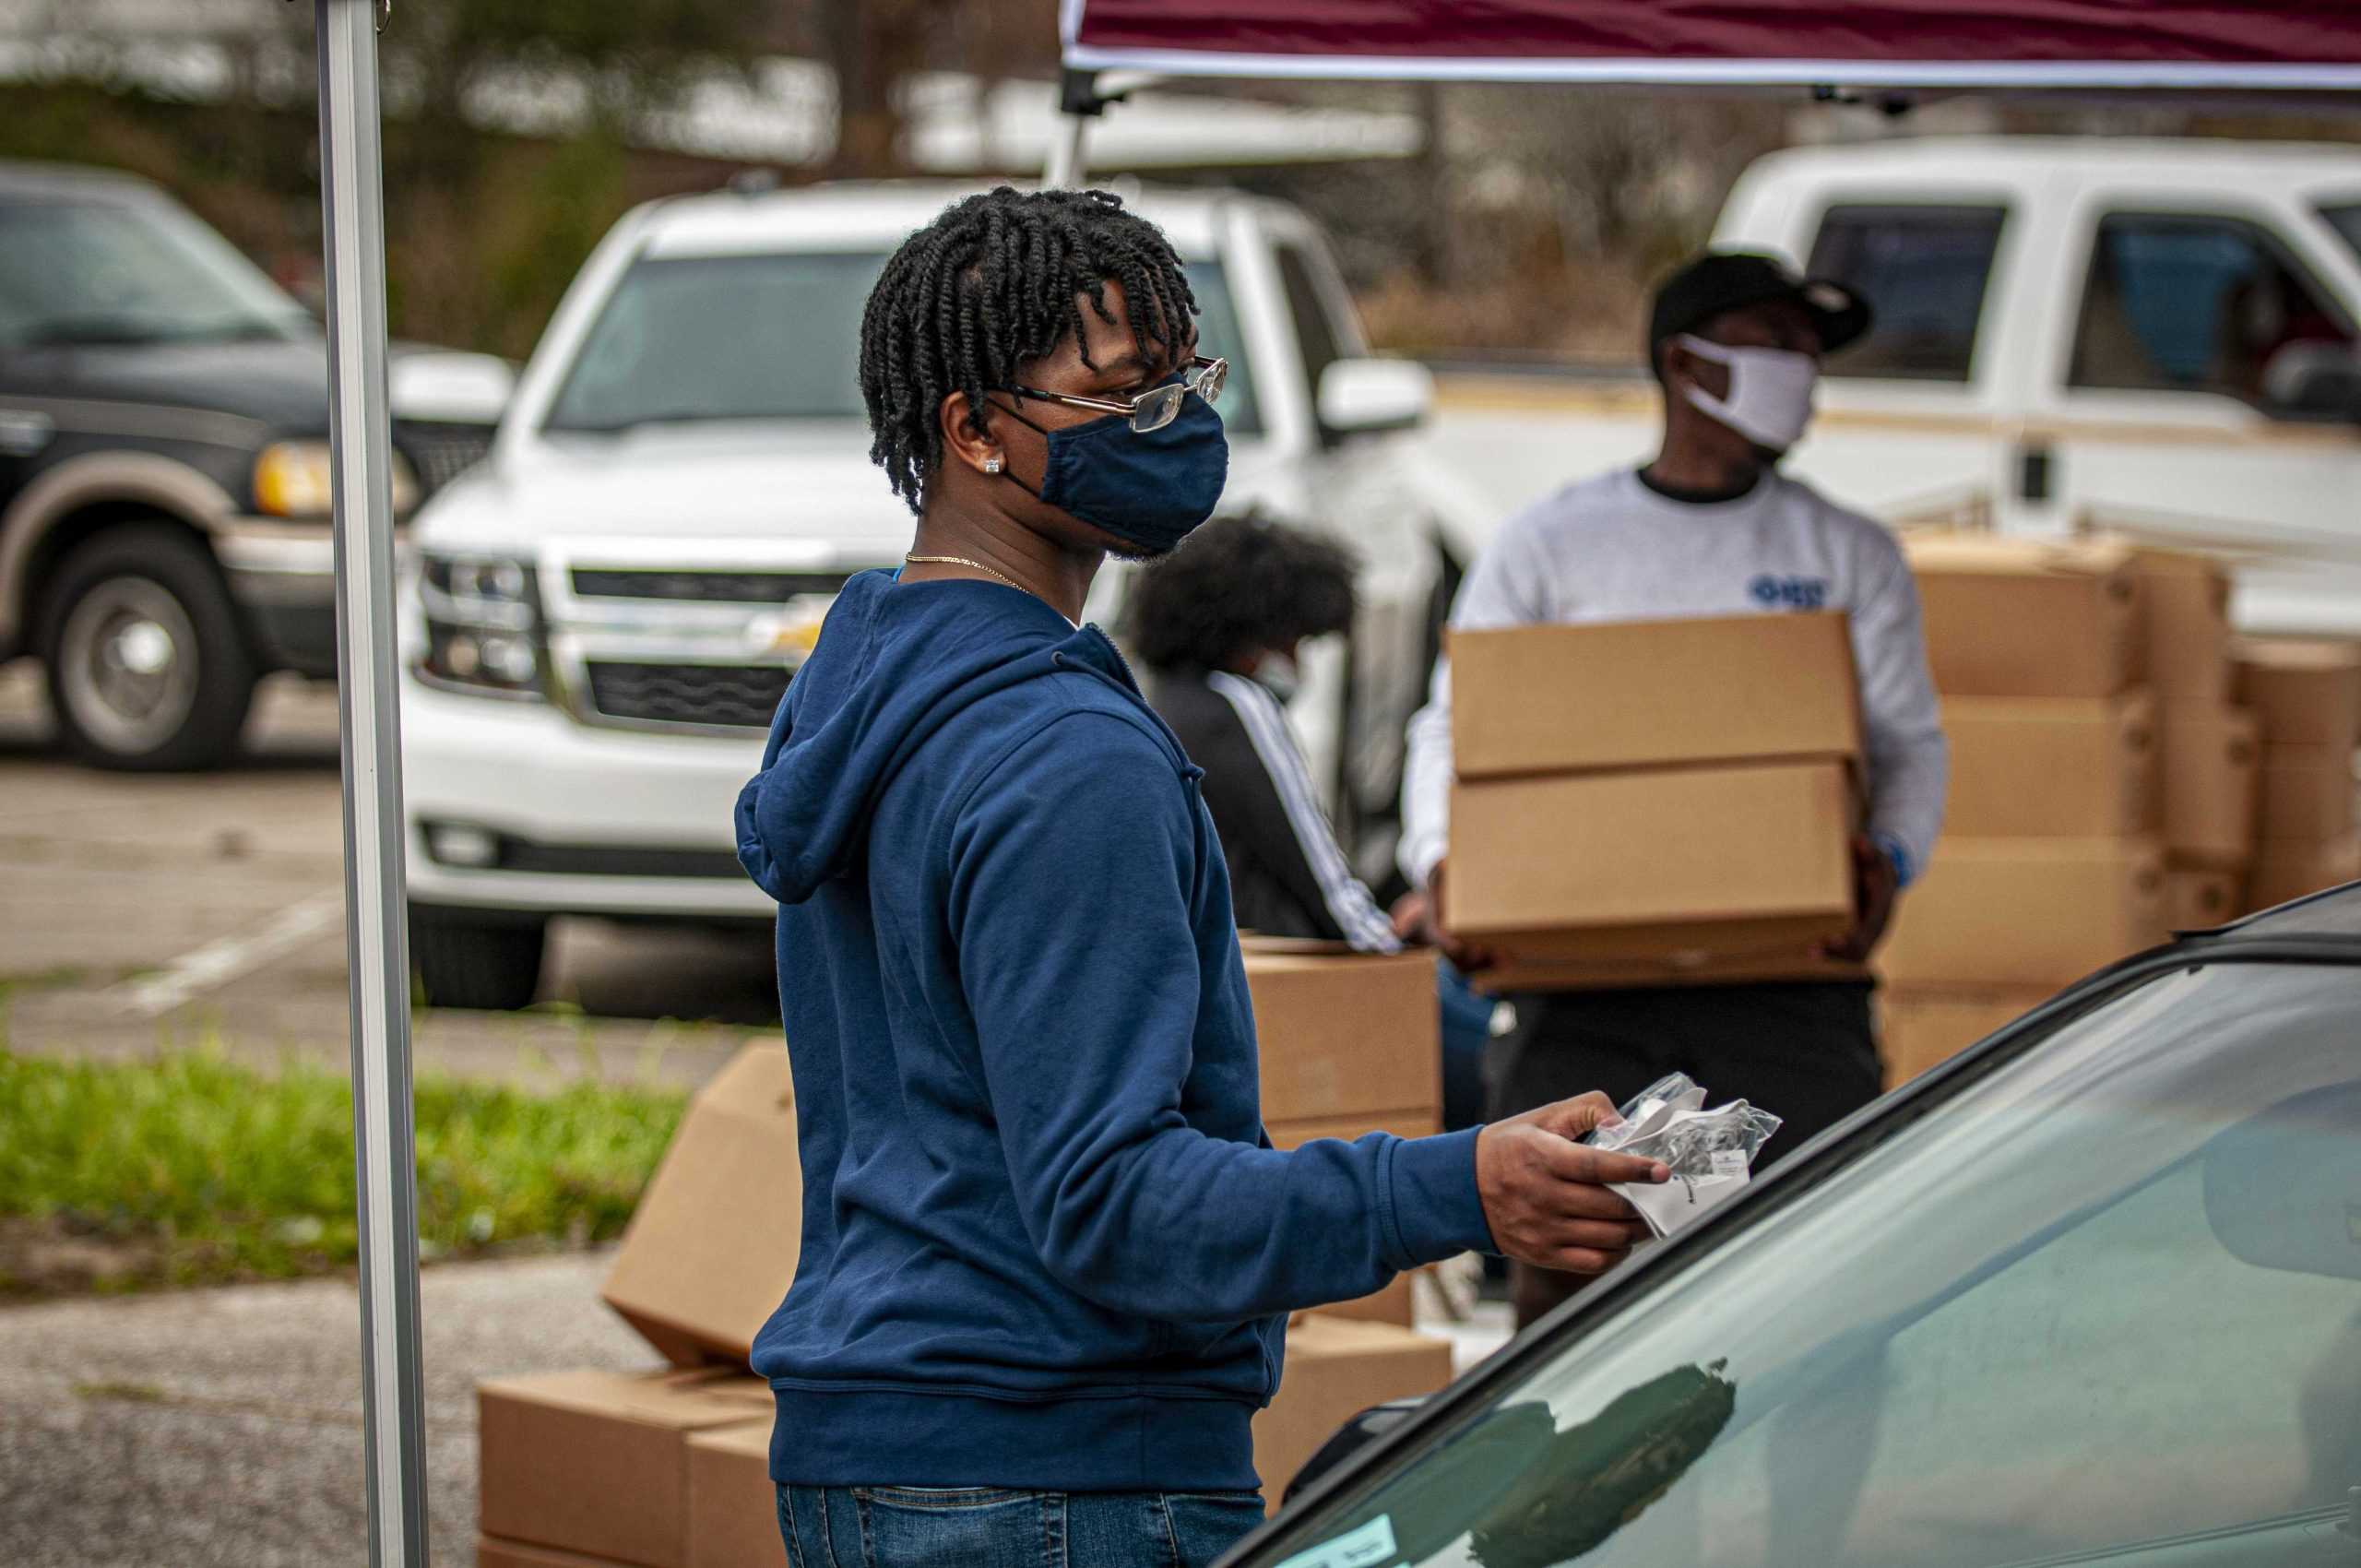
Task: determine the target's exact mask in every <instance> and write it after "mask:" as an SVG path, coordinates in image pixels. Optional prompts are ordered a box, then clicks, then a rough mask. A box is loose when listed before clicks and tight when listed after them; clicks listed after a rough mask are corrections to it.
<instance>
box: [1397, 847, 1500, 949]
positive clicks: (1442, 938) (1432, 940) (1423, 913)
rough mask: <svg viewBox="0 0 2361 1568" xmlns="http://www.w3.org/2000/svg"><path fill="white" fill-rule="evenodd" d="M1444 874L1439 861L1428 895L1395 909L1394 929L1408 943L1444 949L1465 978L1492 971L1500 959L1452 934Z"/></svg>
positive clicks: (1410, 899)
mask: <svg viewBox="0 0 2361 1568" xmlns="http://www.w3.org/2000/svg"><path fill="white" fill-rule="evenodd" d="M1442 871H1443V862H1442V861H1436V862H1435V867H1434V869H1433V870H1432V871H1430V872H1429V873H1427V887H1426V891H1425V892H1424V893H1414V894H1411V895H1410V896H1408V897H1406V898H1404V899H1403V900H1402V901H1401V902H1400V903H1398V904H1396V905H1394V931H1395V932H1396V934H1398V935H1400V936H1401V937H1402V938H1403V940H1405V941H1415V942H1421V943H1424V944H1427V945H1428V946H1430V947H1440V948H1442V956H1444V957H1446V958H1448V959H1450V960H1451V963H1452V967H1453V968H1455V969H1457V970H1458V971H1459V972H1460V973H1461V974H1463V975H1472V974H1477V973H1480V972H1481V971H1483V970H1485V969H1489V968H1491V967H1492V966H1493V965H1494V964H1495V963H1497V962H1498V961H1499V957H1498V956H1497V955H1496V954H1494V953H1493V952H1492V951H1491V950H1490V949H1489V948H1487V947H1478V946H1477V945H1476V944H1474V943H1470V942H1462V941H1460V940H1459V938H1457V937H1455V936H1453V935H1452V934H1451V925H1450V922H1449V921H1447V920H1445V918H1444V916H1443V904H1442V880H1443V879H1442ZM1406 928H1407V929H1406Z"/></svg>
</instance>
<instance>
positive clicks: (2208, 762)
mask: <svg viewBox="0 0 2361 1568" xmlns="http://www.w3.org/2000/svg"><path fill="white" fill-rule="evenodd" d="M2163 713H2164V731H2165V751H2164V754H2165V775H2164V780H2165V835H2164V837H2165V849H2167V850H2168V851H2170V852H2171V854H2172V855H2173V856H2174V858H2175V859H2177V860H2182V861H2189V862H2190V863H2192V864H2197V865H2205V866H2213V867H2216V868H2229V867H2236V866H2242V865H2244V864H2246V863H2247V861H2248V860H2250V859H2252V858H2253V855H2254V830H2255V799H2256V790H2257V789H2258V786H2259V782H2260V779H2259V776H2260V771H2261V767H2262V739H2261V726H2260V724H2259V723H2258V722H2257V720H2256V719H2255V716H2254V715H2253V714H2252V713H2251V712H2249V711H2248V710H2247V709H2245V708H2242V707H2177V706H2171V705H2168V706H2166V707H2165V708H2164V709H2163Z"/></svg>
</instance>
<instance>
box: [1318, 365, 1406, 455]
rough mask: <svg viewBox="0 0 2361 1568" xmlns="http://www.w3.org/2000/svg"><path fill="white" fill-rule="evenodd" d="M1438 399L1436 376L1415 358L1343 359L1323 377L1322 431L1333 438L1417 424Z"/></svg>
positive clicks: (1367, 433) (1321, 391)
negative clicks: (1436, 395)
mask: <svg viewBox="0 0 2361 1568" xmlns="http://www.w3.org/2000/svg"><path fill="white" fill-rule="evenodd" d="M1434 404H1435V378H1434V375H1433V374H1432V373H1431V372H1430V371H1429V370H1428V369H1427V367H1426V366H1424V365H1422V364H1419V363H1418V362H1415V361H1412V360H1338V361H1336V362H1335V363H1333V364H1331V365H1330V366H1329V367H1328V368H1327V369H1326V370H1325V371H1323V373H1322V374H1321V376H1320V432H1321V434H1323V435H1324V436H1326V437H1328V438H1329V439H1331V440H1339V439H1342V438H1343V437H1345V436H1348V435H1375V434H1380V433H1382V432H1384V431H1391V430H1411V429H1415V428H1416V427H1418V425H1420V424H1423V423H1425V422H1426V419H1427V415H1428V414H1429V413H1430V411H1432V410H1433V408H1434Z"/></svg>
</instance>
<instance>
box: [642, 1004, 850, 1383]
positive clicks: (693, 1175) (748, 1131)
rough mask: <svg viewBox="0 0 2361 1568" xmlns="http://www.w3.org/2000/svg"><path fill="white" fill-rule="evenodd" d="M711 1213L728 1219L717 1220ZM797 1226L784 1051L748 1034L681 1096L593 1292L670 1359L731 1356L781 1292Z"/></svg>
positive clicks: (791, 1269)
mask: <svg viewBox="0 0 2361 1568" xmlns="http://www.w3.org/2000/svg"><path fill="white" fill-rule="evenodd" d="M716 1215H731V1216H734V1217H735V1218H734V1220H733V1222H732V1223H730V1224H728V1225H717V1224H715V1223H714V1217H715V1216H716ZM802 1236H803V1173H802V1168H801V1165H800V1164H799V1163H798V1162H797V1158H796V1148H795V1097H794V1086H793V1084H792V1082H791V1081H790V1079H789V1074H788V1066H787V1051H785V1050H784V1049H783V1048H782V1047H781V1046H780V1044H779V1042H778V1041H777V1040H776V1039H769V1040H757V1041H755V1042H753V1044H751V1045H748V1046H747V1047H745V1049H743V1050H742V1051H739V1052H738V1054H737V1055H736V1056H734V1057H732V1058H731V1059H730V1064H729V1065H728V1066H726V1067H724V1068H723V1069H722V1070H721V1071H720V1073H719V1074H718V1075H716V1076H715V1077H714V1079H713V1081H712V1082H711V1083H709V1084H707V1085H706V1087H704V1089H702V1090H701V1091H699V1093H698V1095H697V1097H696V1099H694V1101H693V1102H692V1103H691V1104H690V1106H689V1113H688V1115H687V1116H685V1117H683V1118H682V1122H681V1128H680V1131H679V1132H677V1133H675V1134H673V1135H672V1145H671V1146H670V1148H668V1149H666V1150H665V1151H664V1160H663V1163H662V1164H660V1165H658V1167H657V1168H656V1175H655V1178H654V1179H653V1180H652V1181H650V1182H648V1184H647V1192H646V1193H645V1194H643V1195H642V1196H641V1198H640V1200H639V1207H638V1208H637V1209H636V1210H635V1211H634V1213H633V1215H632V1218H631V1228H630V1229H628V1230H626V1231H625V1232H624V1233H623V1247H622V1249H621V1250H620V1251H619V1252H618V1253H616V1254H615V1265H614V1267H613V1268H612V1269H611V1270H610V1271H609V1273H608V1275H607V1284H606V1288H605V1289H604V1290H602V1291H601V1292H600V1296H601V1298H602V1299H603V1300H604V1301H606V1303H607V1304H608V1305H609V1306H611V1307H612V1308H614V1309H615V1311H616V1312H618V1313H622V1314H623V1319H624V1321H626V1322H627V1323H629V1324H631V1325H632V1326H633V1327H634V1328H635V1329H637V1330H639V1332H640V1335H641V1336H642V1337H644V1338H645V1339H647V1342H648V1343H649V1344H651V1345H653V1346H655V1347H656V1348H657V1349H658V1351H660V1352H662V1354H663V1356H664V1358H665V1360H669V1361H671V1362H672V1363H673V1364H674V1365H676V1366H694V1365H697V1364H699V1363H701V1362H726V1363H728V1364H730V1365H731V1366H736V1367H743V1366H744V1365H745V1364H746V1358H747V1357H748V1356H750V1355H752V1354H753V1345H754V1335H755V1334H756V1332H757V1331H759V1330H760V1329H761V1328H762V1326H763V1324H764V1321H765V1319H767V1318H768V1317H769V1316H770V1314H771V1313H772V1312H773V1311H774V1310H775V1309H776V1308H777V1306H778V1303H779V1301H780V1299H781V1298H783V1297H784V1296H785V1295H786V1294H787V1284H788V1281H789V1279H790V1278H792V1277H794V1274H795V1259H796V1253H797V1252H798V1250H799V1248H800V1247H801V1243H802Z"/></svg>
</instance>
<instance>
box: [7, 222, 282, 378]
mask: <svg viewBox="0 0 2361 1568" xmlns="http://www.w3.org/2000/svg"><path fill="white" fill-rule="evenodd" d="M310 330H311V317H310V316H309V315H307V314H306V313H305V312H304V310H303V306H302V305H299V304H297V303H295V302H294V300H292V299H291V298H290V297H289V296H288V295H287V294H286V293H285V292H284V291H282V290H281V289H280V288H279V285H278V284H276V283H273V282H272V281H271V280H270V279H269V277H268V275H267V274H266V273H265V272H263V270H262V269H261V268H260V267H256V266H255V264H254V263H252V262H250V261H248V260H247V259H246V258H245V257H244V256H243V255H241V254H239V252H238V250H237V247H235V246H234V245H232V244H230V242H229V241H227V240H225V239H223V238H222V237H221V236H220V235H219V234H217V233H215V232H213V231H212V230H210V229H208V228H207V227H206V226H205V225H204V224H202V223H200V222H198V221H197V220H196V219H195V218H193V217H191V216H190V215H189V214H187V213H186V212H184V211H182V210H181V209H180V208H177V207H174V206H172V204H170V203H169V202H164V201H160V200H154V201H149V200H133V201H113V200H109V201H71V200H67V201H51V200H0V344H6V345H7V346H9V347H13V348H34V347H40V346H43V345H50V344H105V343H133V344H136V343H166V342H197V341H221V340H225V339H247V338H267V339H289V338H293V337H297V336H300V335H303V334H304V333H307V332H309V331H310Z"/></svg>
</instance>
